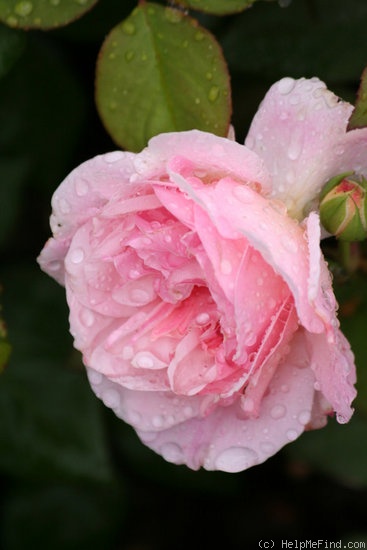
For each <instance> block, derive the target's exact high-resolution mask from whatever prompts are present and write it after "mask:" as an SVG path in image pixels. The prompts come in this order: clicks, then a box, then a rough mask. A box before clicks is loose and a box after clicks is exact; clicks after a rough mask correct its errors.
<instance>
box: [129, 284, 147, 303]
mask: <svg viewBox="0 0 367 550" xmlns="http://www.w3.org/2000/svg"><path fill="white" fill-rule="evenodd" d="M130 299H131V301H132V302H134V303H135V304H137V305H144V304H147V303H148V302H150V301H151V299H152V296H151V293H150V292H148V291H147V290H144V289H143V288H133V289H132V291H131V292H130Z"/></svg>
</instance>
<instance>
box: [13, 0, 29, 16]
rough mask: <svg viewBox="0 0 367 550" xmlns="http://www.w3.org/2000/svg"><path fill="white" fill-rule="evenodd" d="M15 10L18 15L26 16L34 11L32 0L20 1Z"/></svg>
mask: <svg viewBox="0 0 367 550" xmlns="http://www.w3.org/2000/svg"><path fill="white" fill-rule="evenodd" d="M14 11H15V13H16V14H17V15H20V16H21V17H26V16H27V15H29V14H30V13H32V11H33V4H32V2H28V1H27V0H24V1H23V2H18V4H16V5H15V8H14Z"/></svg>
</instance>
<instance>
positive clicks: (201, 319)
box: [195, 312, 210, 325]
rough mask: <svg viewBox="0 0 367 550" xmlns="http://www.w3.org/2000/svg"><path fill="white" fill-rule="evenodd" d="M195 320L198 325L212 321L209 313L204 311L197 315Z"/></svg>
mask: <svg viewBox="0 0 367 550" xmlns="http://www.w3.org/2000/svg"><path fill="white" fill-rule="evenodd" d="M195 321H196V322H197V324H198V325H206V324H207V323H208V322H209V321H210V315H209V313H206V312H203V313H199V315H197V316H196V318H195Z"/></svg>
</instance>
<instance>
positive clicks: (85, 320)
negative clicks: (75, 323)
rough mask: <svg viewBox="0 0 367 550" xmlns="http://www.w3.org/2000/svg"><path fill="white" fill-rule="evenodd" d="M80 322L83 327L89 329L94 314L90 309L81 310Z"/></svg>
mask: <svg viewBox="0 0 367 550" xmlns="http://www.w3.org/2000/svg"><path fill="white" fill-rule="evenodd" d="M80 321H81V323H82V324H83V325H84V326H85V327H87V328H89V327H91V326H92V325H93V323H94V314H93V313H92V311H91V310H90V309H82V310H81V312H80Z"/></svg>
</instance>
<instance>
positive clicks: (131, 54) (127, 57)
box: [125, 50, 135, 63]
mask: <svg viewBox="0 0 367 550" xmlns="http://www.w3.org/2000/svg"><path fill="white" fill-rule="evenodd" d="M134 57H135V52H134V50H127V52H125V60H126V61H127V63H130V61H132V60H133V59H134Z"/></svg>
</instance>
